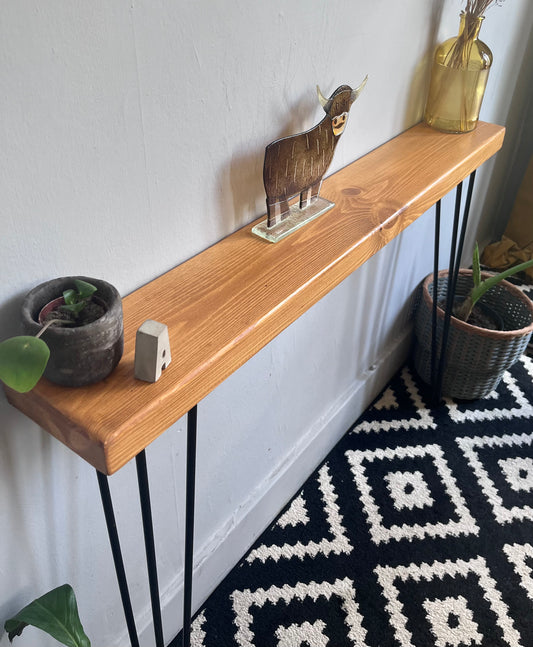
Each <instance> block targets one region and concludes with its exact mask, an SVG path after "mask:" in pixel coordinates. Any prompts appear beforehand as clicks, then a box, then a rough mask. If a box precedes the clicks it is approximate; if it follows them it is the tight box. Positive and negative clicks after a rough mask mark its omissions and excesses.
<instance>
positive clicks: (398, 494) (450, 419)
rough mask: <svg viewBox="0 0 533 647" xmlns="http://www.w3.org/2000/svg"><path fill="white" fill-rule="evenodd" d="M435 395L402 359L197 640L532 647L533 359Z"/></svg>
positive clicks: (215, 602) (204, 646) (203, 621)
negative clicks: (494, 381) (457, 398)
mask: <svg viewBox="0 0 533 647" xmlns="http://www.w3.org/2000/svg"><path fill="white" fill-rule="evenodd" d="M428 402H429V394H428V393H427V391H426V390H425V387H424V386H423V385H422V384H421V383H420V382H419V381H418V379H417V378H416V376H415V375H414V373H413V371H411V370H410V369H409V368H408V367H406V368H404V369H403V370H402V371H401V372H400V373H399V374H398V375H397V376H396V377H395V378H394V379H393V380H392V382H391V383H390V384H389V385H388V386H387V387H386V389H385V390H384V391H383V393H382V394H381V395H380V396H379V397H378V398H377V400H376V401H375V402H374V404H373V405H372V406H371V407H370V408H369V409H368V411H367V412H366V413H365V414H364V415H363V417H362V418H361V419H360V420H358V421H357V423H356V424H355V425H354V427H353V428H352V429H351V430H349V431H348V432H347V434H346V435H345V436H344V438H343V439H342V440H341V441H340V443H339V444H338V445H337V446H336V447H335V449H334V450H333V451H332V452H331V453H330V455H329V456H328V457H327V459H326V460H325V461H324V463H323V464H322V465H321V466H320V467H319V468H318V469H317V471H316V472H315V473H314V474H313V475H312V476H311V477H310V478H309V479H308V481H307V482H306V483H305V484H304V486H303V488H302V490H301V491H300V492H299V493H297V495H296V496H295V497H294V499H293V500H292V502H291V503H290V505H289V506H288V507H287V509H286V510H284V511H283V513H282V514H281V515H280V516H279V518H278V519H277V521H276V522H275V523H274V524H273V525H272V526H271V527H270V528H269V529H268V530H267V531H266V532H265V533H263V535H262V536H261V537H260V539H259V541H258V542H257V543H256V544H255V545H254V547H253V548H252V549H251V551H250V552H249V553H248V554H247V555H246V556H245V557H244V558H243V560H242V561H241V563H240V564H239V565H238V566H237V567H236V568H235V569H233V571H232V572H231V573H230V575H229V576H228V577H227V578H226V579H225V581H224V582H223V583H222V584H221V585H220V586H219V587H218V588H217V589H216V591H215V592H214V593H213V594H212V595H211V597H210V598H209V599H208V601H207V602H206V604H205V605H204V607H203V609H202V610H201V611H200V612H199V613H198V614H197V616H196V618H195V620H194V624H193V635H192V644H193V645H194V646H195V647H234V646H235V647H252V646H253V647H325V646H326V645H327V646H328V647H353V646H358V647H432V646H435V647H467V646H468V647H500V646H501V647H533V361H532V359H531V358H529V357H527V356H524V357H523V358H522V359H521V360H520V361H519V362H518V363H517V364H515V366H514V367H513V368H512V369H511V371H510V372H509V373H506V374H505V376H504V379H503V381H502V382H501V384H500V386H499V387H498V389H497V391H495V392H493V393H492V394H491V395H490V396H489V397H487V398H485V399H483V400H480V401H477V402H473V403H468V404H464V403H456V402H453V401H447V402H446V403H445V404H444V405H442V406H440V407H435V408H431V407H430V406H429V404H428Z"/></svg>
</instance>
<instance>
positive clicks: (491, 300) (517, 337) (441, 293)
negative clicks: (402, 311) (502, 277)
mask: <svg viewBox="0 0 533 647" xmlns="http://www.w3.org/2000/svg"><path fill="white" fill-rule="evenodd" d="M486 276H487V275H486V274H485V275H484V277H486ZM472 285H473V280H472V272H471V270H460V272H459V276H458V278H457V288H456V296H459V297H460V296H465V295H466V294H468V292H469V291H470V288H471V287H472ZM437 286H438V287H437V294H438V302H439V303H442V301H443V300H445V298H446V292H447V287H448V271H447V270H443V271H442V272H439V275H438V283H437ZM480 302H481V303H483V304H484V305H486V306H487V307H488V308H490V309H491V310H493V311H494V312H495V313H496V314H497V315H499V316H500V318H501V320H502V323H503V328H502V330H487V329H485V328H479V327H477V326H473V325H471V324H468V323H465V322H464V321H460V320H459V319H456V318H455V317H453V316H452V317H451V319H450V330H449V336H448V343H447V350H446V361H445V365H444V374H443V381H442V395H444V396H446V397H451V398H457V399H462V400H475V399H477V398H483V397H484V396H486V395H488V394H489V393H490V392H491V391H493V390H494V389H495V388H496V387H497V386H498V384H499V382H500V380H501V378H502V375H503V373H504V371H506V370H507V369H508V368H509V367H510V366H511V365H512V364H514V362H516V360H517V359H518V358H519V357H520V355H521V354H522V353H523V352H524V350H525V348H526V346H527V344H528V342H529V338H530V337H531V333H532V332H533V302H532V301H531V300H530V299H529V298H528V297H526V296H525V295H524V294H523V293H522V292H521V291H520V290H519V289H518V288H517V287H515V286H514V285H512V284H511V283H509V282H508V281H501V282H500V283H499V284H498V285H496V286H495V287H494V288H492V289H491V290H489V291H488V292H487V293H486V294H485V295H484V296H483V298H482V299H481V300H480ZM432 306H433V275H432V274H430V275H429V276H428V277H427V278H426V279H425V281H424V283H423V285H422V295H421V298H420V302H419V305H418V308H417V311H416V314H415V351H414V360H415V368H416V371H417V373H418V374H419V375H420V377H421V378H422V379H423V380H424V382H427V383H428V384H430V383H431V339H432ZM443 326H444V311H443V310H442V309H441V308H440V307H439V308H437V362H438V361H439V357H440V347H441V343H442V331H443Z"/></svg>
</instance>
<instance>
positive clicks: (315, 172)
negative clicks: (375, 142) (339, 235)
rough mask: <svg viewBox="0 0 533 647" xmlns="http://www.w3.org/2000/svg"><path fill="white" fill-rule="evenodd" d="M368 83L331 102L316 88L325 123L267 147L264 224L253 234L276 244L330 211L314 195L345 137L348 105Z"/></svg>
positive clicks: (346, 90) (343, 92) (345, 90)
mask: <svg viewBox="0 0 533 647" xmlns="http://www.w3.org/2000/svg"><path fill="white" fill-rule="evenodd" d="M367 79H368V77H365V79H364V81H363V82H362V83H361V85H360V86H359V87H357V88H356V89H355V90H352V88H351V87H350V86H348V85H341V86H340V87H338V88H337V89H336V90H335V92H334V93H333V94H332V95H331V96H330V97H329V99H326V97H324V95H323V94H322V92H321V91H320V88H319V87H318V86H317V93H318V99H319V101H320V104H321V105H322V107H323V108H324V111H325V113H326V116H325V117H324V119H322V121H321V122H320V123H318V124H317V125H316V126H314V127H313V128H311V129H310V130H307V131H305V132H303V133H299V134H297V135H291V136H289V137H283V138H282V139H277V140H275V141H273V142H272V143H270V144H269V145H268V146H267V147H266V149H265V162H264V165H263V183H264V185H265V192H266V203H267V220H265V221H264V222H262V223H261V224H259V225H257V226H256V227H254V228H253V229H252V231H253V233H255V234H257V235H258V236H261V238H266V239H267V240H270V241H271V242H277V241H278V240H281V238H284V237H285V236H287V235H288V234H289V233H291V232H292V231H294V230H295V229H298V228H299V227H301V226H302V225H303V224H305V223H306V222H309V221H310V220H312V219H314V218H316V217H317V216H319V215H321V214H323V213H324V212H325V211H328V210H329V209H331V208H332V207H333V206H334V204H333V203H331V202H329V201H328V200H325V199H324V198H320V197H319V195H318V194H319V192H320V186H321V184H322V178H323V176H324V174H325V173H326V171H327V169H328V167H329V165H330V163H331V160H332V159H333V153H334V152H335V147H336V146H337V142H338V141H339V138H340V136H341V135H342V133H343V132H344V128H345V127H346V122H347V120H348V113H349V111H350V108H351V106H352V103H353V102H354V101H355V100H356V99H357V97H358V96H359V95H360V94H361V92H362V90H363V88H364V87H365V85H366V82H367ZM298 195H299V204H293V205H290V204H289V201H290V200H291V199H292V198H295V197H296V196H298Z"/></svg>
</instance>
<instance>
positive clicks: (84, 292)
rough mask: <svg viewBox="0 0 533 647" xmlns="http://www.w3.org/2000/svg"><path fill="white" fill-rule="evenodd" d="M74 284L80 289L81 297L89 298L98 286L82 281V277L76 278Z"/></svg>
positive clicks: (79, 294)
mask: <svg viewBox="0 0 533 647" xmlns="http://www.w3.org/2000/svg"><path fill="white" fill-rule="evenodd" d="M74 285H75V286H76V290H77V291H78V296H79V297H80V298H81V299H87V298H88V297H90V296H91V295H93V294H94V293H95V292H96V289H97V288H96V287H95V286H94V285H93V284H92V283H87V281H82V280H81V279H74Z"/></svg>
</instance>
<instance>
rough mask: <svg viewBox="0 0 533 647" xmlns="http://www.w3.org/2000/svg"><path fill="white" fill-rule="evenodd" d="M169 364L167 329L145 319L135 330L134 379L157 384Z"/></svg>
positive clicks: (163, 325) (156, 322)
mask: <svg viewBox="0 0 533 647" xmlns="http://www.w3.org/2000/svg"><path fill="white" fill-rule="evenodd" d="M169 364H170V342H169V338H168V328H167V326H165V324H162V323H159V322H158V321H152V319H147V320H146V321H145V322H144V323H143V324H142V326H140V327H139V329H138V330H137V336H136V338H135V377H136V378H137V379H138V380H144V381H145V382H157V380H158V379H159V378H160V377H161V373H162V371H164V370H165V368H166V367H167V366H168V365H169Z"/></svg>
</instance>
